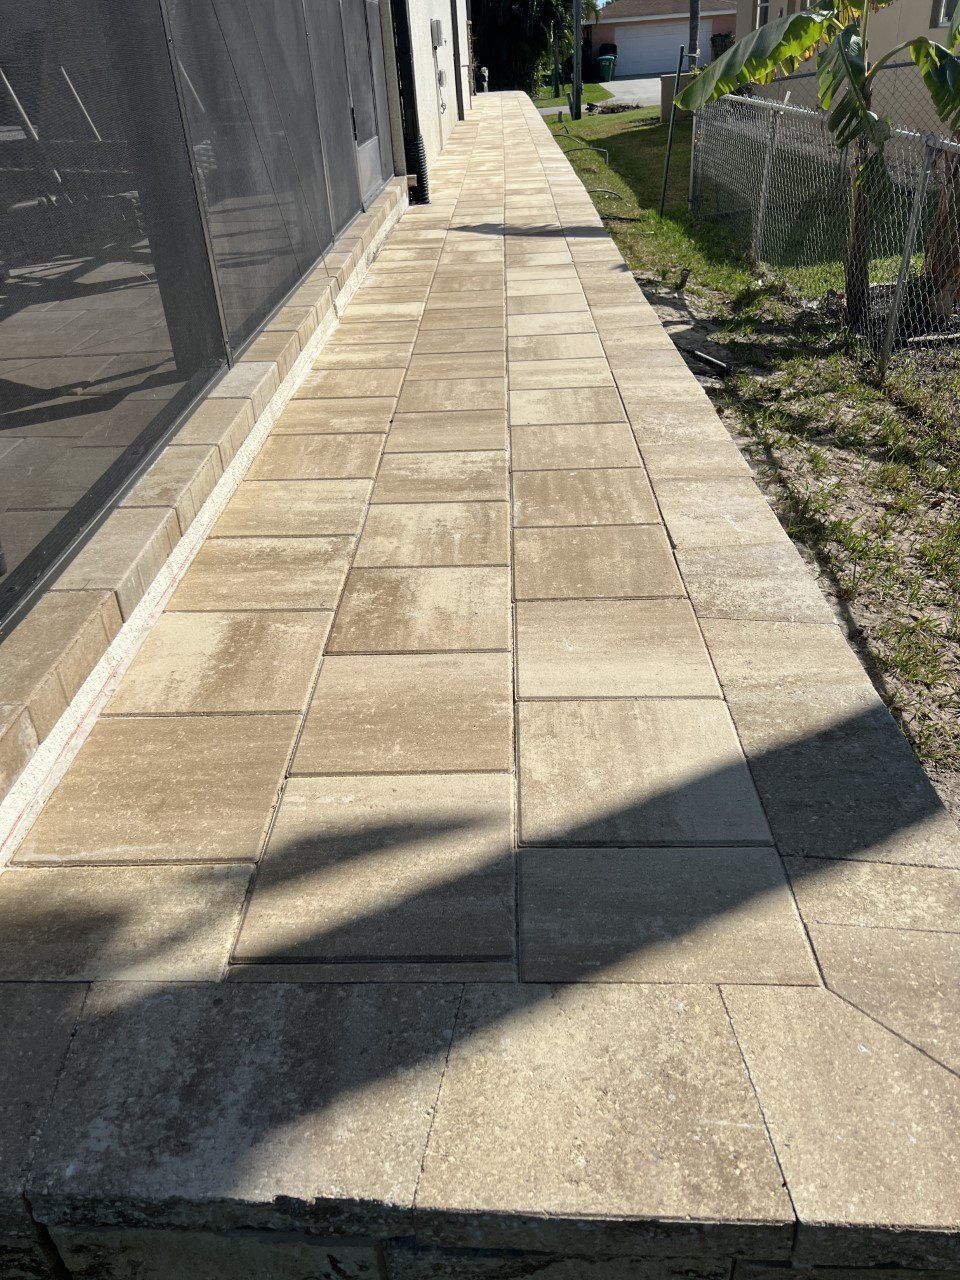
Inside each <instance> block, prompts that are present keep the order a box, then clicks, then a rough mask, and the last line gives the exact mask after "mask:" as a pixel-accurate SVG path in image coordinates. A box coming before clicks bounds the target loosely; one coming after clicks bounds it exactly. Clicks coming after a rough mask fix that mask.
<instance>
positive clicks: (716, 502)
mask: <svg viewBox="0 0 960 1280" xmlns="http://www.w3.org/2000/svg"><path fill="white" fill-rule="evenodd" d="M654 488H655V490H656V494H657V500H658V501H659V503H660V508H661V510H662V511H663V518H664V520H665V521H666V524H667V528H668V529H669V530H670V537H671V538H672V539H673V541H674V542H675V543H676V545H677V546H678V547H680V548H681V549H686V548H689V547H729V546H742V545H745V544H750V543H761V542H779V541H780V540H781V539H783V538H785V537H786V534H785V533H784V532H783V528H782V526H781V524H780V522H779V520H778V519H777V517H776V516H775V515H774V513H773V511H772V510H771V508H770V504H769V503H768V502H767V500H766V498H764V496H763V494H761V492H760V490H759V489H758V488H757V486H756V485H755V484H754V482H753V481H752V480H736V479H732V480H730V479H710V480H661V481H655V482H654Z"/></svg>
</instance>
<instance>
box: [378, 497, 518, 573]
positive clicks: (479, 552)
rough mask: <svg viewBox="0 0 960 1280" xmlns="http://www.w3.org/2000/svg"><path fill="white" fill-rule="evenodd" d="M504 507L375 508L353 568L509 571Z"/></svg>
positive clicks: (459, 504) (434, 504)
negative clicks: (457, 567) (488, 568)
mask: <svg viewBox="0 0 960 1280" xmlns="http://www.w3.org/2000/svg"><path fill="white" fill-rule="evenodd" d="M509 562H510V527H509V521H508V518H507V509H506V503H503V502H401V503H382V504H380V505H378V506H375V507H371V509H370V511H369V513H368V515H367V519H366V523H365V524H364V526H363V535H362V536H361V538H360V545H359V547H358V548H357V556H356V560H355V564H356V565H358V566H360V567H369V566H390V565H404V566H408V567H409V566H427V565H434V566H438V565H504V566H506V565H508V564H509Z"/></svg>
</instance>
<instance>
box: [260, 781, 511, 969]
mask: <svg viewBox="0 0 960 1280" xmlns="http://www.w3.org/2000/svg"><path fill="white" fill-rule="evenodd" d="M510 796H511V785H510V776H509V774H506V773H488V774H457V775H455V776H454V775H444V774H419V775H395V776H390V777H383V776H375V777H369V778H361V777H345V778H296V779H291V781H290V782H289V783H288V785H287V788H286V791H285V792H284V797H283V800H282V801H281V804H280V809H279V811H278V814H277V820H276V823H275V824H274V827H273V831H272V833H271V836H270V842H269V844H268V846H267V851H266V855H265V858H264V863H263V866H262V868H261V870H260V872H259V875H258V878H257V883H256V886H255V890H254V894H253V898H252V900H251V903H250V906H249V909H248V911H247V915H246V919H245V920H244V924H243V928H242V930H241V933H240V939H239V942H238V944H237V952H236V955H237V958H238V959H241V960H261V961H262V960H264V959H270V960H291V959H297V960H316V961H341V962H343V961H353V962H358V963H370V962H374V963H376V962H381V963H383V962H386V963H389V962H391V961H393V962H417V961H422V960H425V959H426V960H441V961H458V960H460V961H465V962H470V961H478V960H479V961H485V960H492V961H501V960H510V959H511V958H512V956H513V940H514V869H513V856H512V854H511V851H510V849H511V843H510V840H511V832H510Z"/></svg>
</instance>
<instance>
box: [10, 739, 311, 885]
mask: <svg viewBox="0 0 960 1280" xmlns="http://www.w3.org/2000/svg"><path fill="white" fill-rule="evenodd" d="M296 728H297V717H296V716H293V715H256V716H190V717H186V718H182V717H176V716H175V717H170V718H165V717H160V718H157V717H154V718H151V719H142V718H139V717H129V718H127V717H119V718H118V717H107V718H106V719H103V720H101V721H100V722H99V723H98V724H97V725H95V726H94V729H93V732H92V733H91V734H90V737H89V738H88V739H87V741H86V742H85V743H84V745H83V747H82V748H81V749H80V752H79V754H78V755H77V758H76V759H75V760H74V762H73V764H72V765H71V767H70V769H69V770H68V772H67V774H66V776H65V777H64V779H63V781H62V782H61V783H60V785H59V786H58V788H57V790H56V792H55V793H54V795H53V796H52V797H51V798H50V800H48V801H47V804H46V805H45V807H44V809H43V811H42V812H41V814H40V817H39V818H38V819H37V821H36V823H35V825H34V826H33V828H32V829H31V831H30V832H29V834H28V835H27V837H26V839H25V840H24V842H23V844H22V845H21V846H20V849H19V851H18V853H17V854H16V857H15V862H17V863H21V864H22V863H30V862H36V863H44V862H72V863H81V862H94V863H95V862H102V863H122V862H221V861H238V860H247V861H251V860H253V859H254V858H256V856H257V854H258V852H259V846H260V840H261V837H262V835H263V833H264V831H265V829H266V826H267V822H268V820H269V817H270V813H271V810H272V807H273V804H274V803H275V801H276V797H277V792H278V789H279V785H280V779H281V777H282V776H283V771H284V767H285V765H286V761H287V756H288V754H289V752H290V748H291V747H292V745H293V739H294V735H295V733H296Z"/></svg>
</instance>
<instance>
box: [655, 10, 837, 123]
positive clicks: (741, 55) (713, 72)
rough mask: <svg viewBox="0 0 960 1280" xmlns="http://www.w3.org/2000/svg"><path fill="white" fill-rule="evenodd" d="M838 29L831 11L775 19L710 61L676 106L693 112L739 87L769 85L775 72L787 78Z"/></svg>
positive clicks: (788, 15)
mask: <svg viewBox="0 0 960 1280" xmlns="http://www.w3.org/2000/svg"><path fill="white" fill-rule="evenodd" d="M839 27H840V24H839V23H838V21H837V16H836V11H835V10H834V9H806V10H804V11H803V12H802V13H788V14H785V15H784V16H783V17H781V18H775V19H774V21H773V22H768V23H766V25H765V26H762V27H760V28H759V29H758V30H757V31H752V32H751V33H750V34H749V35H747V36H744V37H743V39H742V40H738V41H737V43H736V44H735V45H733V46H732V47H731V48H729V49H728V50H727V51H726V53H722V54H721V55H720V57H719V58H717V59H715V60H714V61H713V62H711V63H710V65H709V66H708V67H707V68H706V69H705V70H704V71H703V72H702V74H700V75H698V76H697V77H696V79H695V80H693V81H691V83H690V84H688V85H687V87H686V88H685V89H684V90H683V92H682V93H681V94H680V95H679V97H678V98H677V105H678V106H679V107H682V108H683V109H684V110H685V111H696V109H697V108H698V107H702V106H703V105H704V104H705V103H707V102H712V101H713V100H714V98H720V97H722V96H723V95H724V94H725V93H732V92H733V90H734V89H737V88H739V87H740V86H741V85H744V84H769V82H770V81H771V80H772V79H773V78H774V76H776V75H777V74H778V73H779V74H781V75H790V73H791V72H792V71H796V69H797V67H798V66H799V65H800V63H801V62H803V61H804V59H805V58H807V57H809V56H810V54H811V53H812V52H813V51H814V49H816V47H817V45H818V44H819V43H820V41H821V40H823V39H824V37H825V36H826V35H828V34H830V33H831V32H833V31H835V30H839Z"/></svg>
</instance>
